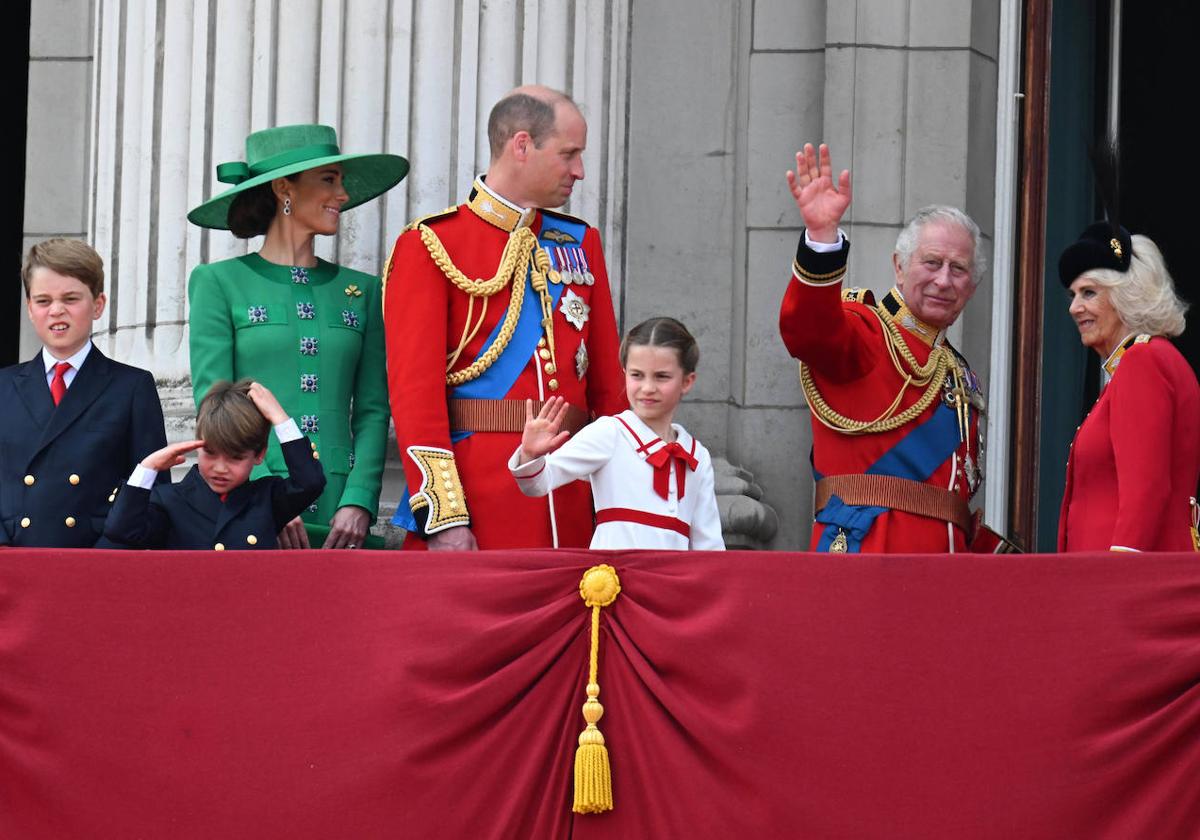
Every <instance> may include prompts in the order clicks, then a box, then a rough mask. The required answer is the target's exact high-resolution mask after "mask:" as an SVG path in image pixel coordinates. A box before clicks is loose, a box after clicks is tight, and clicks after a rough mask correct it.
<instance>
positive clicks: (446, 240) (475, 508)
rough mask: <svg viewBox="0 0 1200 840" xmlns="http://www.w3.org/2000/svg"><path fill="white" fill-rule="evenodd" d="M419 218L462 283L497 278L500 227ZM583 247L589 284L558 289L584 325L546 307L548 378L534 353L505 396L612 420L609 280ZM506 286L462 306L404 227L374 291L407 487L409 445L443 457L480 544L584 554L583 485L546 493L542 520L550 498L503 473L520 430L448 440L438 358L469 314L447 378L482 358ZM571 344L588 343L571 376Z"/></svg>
mask: <svg viewBox="0 0 1200 840" xmlns="http://www.w3.org/2000/svg"><path fill="white" fill-rule="evenodd" d="M544 212H545V211H538V212H536V213H535V214H534V216H533V219H532V222H531V224H530V228H531V229H532V231H533V232H534V233H538V232H539V231H540V230H541V223H542V218H543V214H544ZM423 223H424V224H426V225H428V226H429V227H430V228H431V229H432V230H433V231H434V232H435V233H436V234H437V236H438V238H439V239H440V240H441V242H442V244H443V245H444V246H445V248H446V251H447V252H448V254H449V255H450V258H451V260H452V261H453V263H454V265H455V266H456V267H457V268H458V269H459V270H460V271H462V272H463V273H464V274H465V275H466V276H467V277H470V278H479V279H485V280H486V279H490V278H491V277H493V276H494V275H495V274H496V271H497V267H498V266H499V263H500V257H501V254H502V252H503V251H504V247H505V245H506V244H507V242H508V238H509V233H508V231H507V230H505V229H503V228H501V227H497V226H495V225H494V224H492V223H490V222H488V221H485V220H484V219H483V218H481V217H480V216H479V215H476V214H475V212H473V211H472V210H471V209H470V208H469V207H468V206H467V205H466V204H463V205H460V206H459V207H457V208H455V209H453V210H450V211H447V212H446V213H444V214H440V215H438V216H435V217H430V218H428V219H426V220H424V222H423ZM582 247H583V251H584V253H585V255H586V258H587V262H588V266H589V268H590V270H591V272H592V274H593V276H594V277H595V282H594V284H592V285H577V284H573V285H570V286H569V287H568V288H569V289H571V290H572V291H573V292H574V293H575V294H578V295H580V296H581V297H582V298H583V299H584V301H585V302H586V303H587V304H588V306H589V307H590V312H589V315H588V319H587V321H586V322H585V323H584V325H583V328H582V329H580V328H578V327H576V326H574V325H573V324H571V323H570V322H569V321H568V320H567V319H566V317H565V316H564V315H563V313H562V312H561V311H560V310H559V309H558V308H557V307H556V308H555V311H554V321H553V323H554V342H555V347H554V349H555V356H554V358H553V360H552V361H553V363H554V365H555V366H556V370H555V372H554V374H553V375H551V374H548V373H546V372H545V370H544V365H545V360H542V359H540V358H538V356H537V354H536V353H534V354H532V355H531V357H530V359H529V361H528V363H527V364H526V365H525V368H524V370H523V371H522V372H521V374H520V375H519V376H518V378H517V380H516V382H515V383H514V384H513V386H512V388H511V389H510V390H509V392H508V393H507V394H505V395H504V397H505V398H507V399H521V400H523V399H527V398H531V399H535V400H536V399H549V398H550V397H552V396H562V397H565V398H566V400H567V402H569V403H570V404H571V405H574V406H576V407H578V408H580V409H582V410H584V411H585V412H588V413H589V414H590V415H593V416H600V415H606V414H615V413H617V412H619V411H621V410H623V409H624V408H626V407H627V405H628V403H627V401H626V399H625V392H624V375H623V374H622V372H621V367H620V362H619V358H618V349H619V339H618V336H617V327H616V318H615V315H614V312H613V304H612V297H611V294H610V291H609V286H608V273H607V271H606V268H605V264H604V254H603V251H602V249H601V246H600V235H599V232H598V231H597V230H596V229H595V228H591V227H589V228H588V229H587V234H586V236H585V238H584V241H583V244H582ZM510 291H511V287H510V286H506V287H505V288H504V289H502V290H501V291H499V292H497V293H496V294H494V295H492V296H491V297H490V298H487V299H486V304H485V303H484V300H485V299H482V298H475V299H472V298H471V297H470V296H469V295H467V294H466V293H465V292H463V291H461V290H460V289H458V288H457V287H456V286H454V285H453V284H452V283H451V282H450V281H449V280H447V279H446V276H445V275H444V274H443V272H442V270H441V269H440V268H439V267H438V266H437V265H436V264H435V263H434V262H433V260H432V259H431V258H430V256H429V251H428V250H427V248H426V246H425V244H424V243H423V242H422V240H421V236H420V233H419V232H418V231H417V230H408V231H406V232H405V233H404V234H402V235H401V236H400V238H399V240H398V241H397V243H396V247H395V250H394V252H393V255H392V259H391V263H390V269H389V272H388V277H387V286H386V291H385V295H384V322H385V324H386V333H387V355H388V391H389V394H390V397H391V406H392V417H393V420H394V421H395V425H396V438H397V442H398V444H399V447H400V454H401V458H402V460H403V462H404V470H405V475H406V478H407V481H408V487H409V492H410V493H412V494H414V495H415V494H417V493H418V492H419V491H420V490H421V486H422V482H423V475H422V472H421V470H420V469H418V468H417V466H416V464H415V462H414V461H413V459H412V458H411V457H410V455H409V454H408V451H409V448H410V447H414V446H415V447H432V448H438V449H446V450H450V451H453V453H454V461H455V462H456V464H457V468H458V474H459V477H460V478H461V481H462V486H463V489H464V491H465V496H466V500H465V501H466V505H467V510H468V513H469V515H470V528H471V530H472V531H473V532H474V534H475V537H476V540H477V541H478V543H479V547H480V548H481V549H489V548H531V547H549V546H553V545H555V540H554V533H555V532H556V533H557V537H558V539H557V544H558V545H559V546H564V547H579V548H586V547H587V545H588V543H589V542H590V541H591V537H592V528H593V523H592V502H591V494H590V492H589V489H588V485H587V484H586V483H584V482H573V483H572V484H569V485H567V486H565V487H562V488H560V489H559V490H556V491H555V493H554V497H553V506H554V517H553V519H554V521H553V525H552V523H551V511H550V502H549V500H548V499H547V498H529V497H527V496H525V495H523V494H522V493H521V491H520V490H519V489H518V487H517V485H516V482H515V481H513V478H512V476H511V475H510V474H509V471H508V467H507V461H508V457H509V456H510V455H511V454H512V452H513V450H514V449H516V447H517V446H518V445H519V444H520V437H521V436H520V434H519V433H515V432H475V433H473V434H471V435H470V436H469V437H467V438H465V439H464V440H461V441H459V442H457V443H454V444H451V441H450V433H451V429H450V423H449V418H448V408H447V398H448V388H447V386H446V375H447V369H446V364H447V359H448V356H449V354H451V353H453V352H454V350H455V348H456V347H457V346H458V343H459V338H460V336H461V335H462V333H463V326H464V324H466V323H467V321H468V318H470V319H471V324H472V325H473V327H474V324H475V323H476V322H477V321H478V323H479V326H478V328H477V329H474V336H473V337H472V338H471V339H470V340H469V341H468V342H467V344H466V346H465V348H464V349H463V351H462V352H461V354H460V355H459V357H458V359H457V360H456V361H455V362H454V364H453V366H452V367H451V372H452V371H457V370H461V369H462V368H465V367H467V366H468V365H469V364H470V363H471V362H472V361H474V360H475V358H476V357H478V356H479V355H480V353H481V352H482V351H483V350H484V349H485V346H486V344H487V339H488V337H489V336H490V335H491V333H492V330H493V329H494V328H495V327H496V325H497V324H498V323H499V322H500V321H501V320H502V319H503V317H504V314H505V311H506V310H507V307H508V302H509V295H510ZM564 294H565V293H564ZM472 300H474V303H473V304H472ZM481 312H482V319H481ZM580 345H585V346H586V353H587V369H586V372H585V373H584V374H583V375H582V376H580V375H577V366H576V354H577V352H578V351H579V347H580ZM552 378H553V379H555V380H557V385H558V387H557V389H554V390H552V389H551V388H550V387H549V380H550V379H552ZM418 521H420V520H419V519H418ZM422 546H423V543H417V544H414V540H413V539H412V538H411V537H410V538H409V540H408V541H407V542H406V544H405V547H406V548H408V547H413V548H420V547H422Z"/></svg>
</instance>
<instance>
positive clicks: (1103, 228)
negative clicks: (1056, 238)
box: [1058, 222, 1133, 287]
mask: <svg viewBox="0 0 1200 840" xmlns="http://www.w3.org/2000/svg"><path fill="white" fill-rule="evenodd" d="M1132 256H1133V244H1132V242H1131V240H1130V236H1129V231H1127V230H1125V228H1123V227H1121V226H1120V225H1118V224H1113V223H1111V222H1096V223H1095V224H1091V225H1088V226H1087V227H1086V228H1084V231H1083V233H1081V234H1080V235H1079V238H1078V239H1077V240H1075V241H1074V242H1072V243H1071V244H1070V245H1068V246H1067V249H1066V250H1065V251H1063V252H1062V256H1061V257H1059V258H1058V279H1059V280H1060V281H1061V282H1062V284H1063V285H1064V286H1067V287H1069V286H1070V285H1071V284H1072V283H1074V282H1075V278H1076V277H1078V276H1079V275H1080V274H1083V273H1084V272H1085V271H1091V270H1092V269H1093V268H1111V269H1114V270H1116V271H1127V270H1128V269H1129V260H1130V258H1131V257H1132Z"/></svg>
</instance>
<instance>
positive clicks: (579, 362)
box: [575, 342, 588, 379]
mask: <svg viewBox="0 0 1200 840" xmlns="http://www.w3.org/2000/svg"><path fill="white" fill-rule="evenodd" d="M587 369H588V354H587V345H586V344H584V343H583V342H580V344H579V349H578V350H576V351H575V375H576V376H578V377H579V378H580V379H583V375H584V374H585V373H587Z"/></svg>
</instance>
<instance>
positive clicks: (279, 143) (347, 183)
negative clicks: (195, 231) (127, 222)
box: [188, 125, 408, 230]
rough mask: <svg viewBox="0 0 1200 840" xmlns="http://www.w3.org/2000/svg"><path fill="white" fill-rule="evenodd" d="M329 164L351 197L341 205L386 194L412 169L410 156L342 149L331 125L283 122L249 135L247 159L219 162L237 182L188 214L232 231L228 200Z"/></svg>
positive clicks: (220, 173)
mask: <svg viewBox="0 0 1200 840" xmlns="http://www.w3.org/2000/svg"><path fill="white" fill-rule="evenodd" d="M331 163H338V164H341V166H342V186H343V187H344V188H345V190H346V193H347V194H348V195H349V196H350V200H349V201H347V202H346V203H345V204H343V205H342V209H343V210H349V209H350V208H352V207H357V206H358V205H360V204H362V203H363V202H364V201H370V200H371V199H372V198H375V196H377V195H382V194H383V193H385V192H387V191H388V190H390V189H391V188H392V187H394V186H396V184H399V183H400V181H401V180H403V179H404V176H405V175H407V174H408V161H407V160H405V159H404V158H402V157H400V156H399V155H389V154H358V155H344V154H342V153H341V150H340V149H339V148H338V142H337V132H336V131H334V130H333V129H332V128H330V127H329V126H327V125H281V126H278V127H276V128H268V129H265V130H263V131H256V132H254V133H253V134H251V135H250V136H249V137H247V138H246V162H245V163H242V162H241V161H240V160H239V161H234V162H232V163H221V164H218V165H217V180H218V181H221V182H223V183H226V184H234V187H233V188H232V189H228V190H226V191H225V192H223V193H221V194H220V195H218V196H214V197H213V198H210V199H209V200H208V201H206V202H204V203H203V204H201V205H200V206H199V207H197V208H196V209H195V210H193V211H192V212H190V213H188V221H189V222H191V223H192V224H194V225H199V226H200V227H206V228H215V229H217V230H228V229H229V221H228V217H229V205H230V204H232V203H233V199H234V198H235V197H237V196H238V195H239V194H240V193H244V192H245V191H246V190H251V189H254V188H255V187H257V186H259V185H260V184H265V183H267V182H268V181H271V180H273V179H275V178H282V177H284V176H285V175H294V174H296V173H297V172H303V171H304V170H306V169H315V168H317V167H318V166H328V165H329V164H331Z"/></svg>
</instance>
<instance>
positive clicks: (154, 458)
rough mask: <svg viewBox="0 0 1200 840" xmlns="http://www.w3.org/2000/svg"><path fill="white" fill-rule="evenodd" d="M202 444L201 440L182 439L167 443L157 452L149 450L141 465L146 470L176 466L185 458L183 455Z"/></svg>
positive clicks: (157, 470)
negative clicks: (177, 441)
mask: <svg viewBox="0 0 1200 840" xmlns="http://www.w3.org/2000/svg"><path fill="white" fill-rule="evenodd" d="M203 445H204V441H202V440H184V441H180V442H179V443H168V444H167V445H166V446H164V447H163V448H162V449H159V450H158V451H157V452H151V453H150V454H149V455H147V456H146V457H145V458H143V459H142V466H143V467H145V468H146V469H148V470H154V471H155V472H162V471H163V470H169V469H171V467H177V466H179V465H180V464H182V463H183V462H184V461H185V460H187V459H186V458H184V457H183V456H184V455H186V454H187V453H188V452H192V451H194V450H196V449H199V448H200V447H201V446H203Z"/></svg>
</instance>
